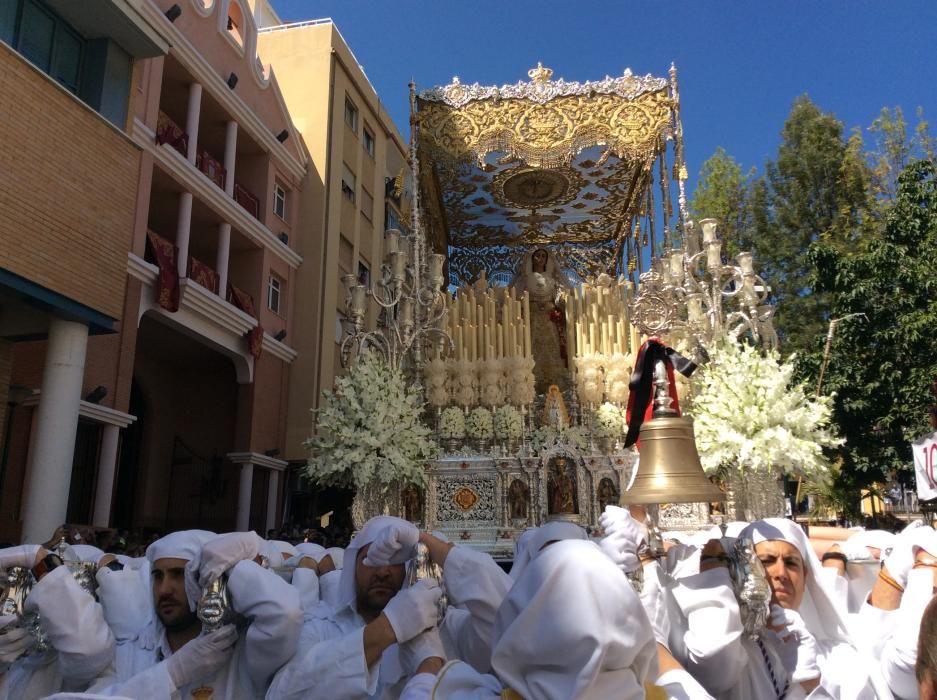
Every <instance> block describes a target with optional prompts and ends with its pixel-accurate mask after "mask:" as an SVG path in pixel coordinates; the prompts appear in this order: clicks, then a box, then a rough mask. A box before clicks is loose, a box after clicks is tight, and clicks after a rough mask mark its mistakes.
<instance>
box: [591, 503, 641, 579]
mask: <svg viewBox="0 0 937 700" xmlns="http://www.w3.org/2000/svg"><path fill="white" fill-rule="evenodd" d="M599 525H600V526H601V527H602V529H603V530H604V531H605V537H603V538H602V540H601V542H599V546H600V547H601V548H602V551H603V552H605V553H606V554H607V555H608V556H609V558H611V560H612V561H613V562H615V564H616V565H617V566H618V568H620V569H621V570H622V571H624V572H625V573H626V574H627V573H631V572H632V571H636V570H637V569H638V567H640V566H641V562H640V561H639V559H638V550H639V549H640V547H641V546H642V545H643V544H644V532H643V530H642V529H641V526H640V525H639V524H638V521H637V520H635V519H634V518H632V517H631V513H630V512H629V511H628V509H627V508H619V507H618V506H605V512H604V513H602V515H600V516H599Z"/></svg>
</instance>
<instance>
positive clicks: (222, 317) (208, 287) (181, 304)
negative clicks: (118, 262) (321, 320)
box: [127, 233, 297, 384]
mask: <svg viewBox="0 0 937 700" xmlns="http://www.w3.org/2000/svg"><path fill="white" fill-rule="evenodd" d="M151 235H153V234H152V233H151ZM153 237H154V239H155V240H157V241H158V240H159V237H158V236H153ZM159 242H160V243H162V245H161V253H160V254H159V255H157V256H155V258H156V260H157V261H156V262H149V261H148V260H145V259H143V258H141V257H139V256H137V255H134V254H133V253H129V254H128V259H127V273H128V274H129V275H130V276H131V277H133V278H135V279H137V280H139V281H140V282H141V283H142V290H141V294H140V306H139V312H138V315H137V324H138V325H139V322H140V320H141V319H142V318H143V316H144V314H146V313H150V314H151V315H152V316H154V317H155V318H156V319H157V320H159V321H160V322H162V323H165V324H166V325H168V326H170V327H172V328H174V329H175V330H177V331H179V332H181V333H184V334H185V335H188V336H189V337H191V338H193V339H195V340H197V341H198V342H200V343H202V344H204V345H206V346H207V347H210V348H212V349H213V350H215V351H217V352H220V353H221V354H223V355H225V356H227V357H229V358H230V359H231V360H232V362H233V363H234V366H235V370H236V372H237V379H238V382H239V383H242V384H248V383H251V382H252V381H253V377H254V366H255V363H256V360H257V358H258V357H259V356H260V354H261V353H262V352H266V353H270V355H272V356H274V357H276V358H278V359H280V360H282V361H283V362H286V363H290V362H292V361H293V360H294V359H296V356H297V352H296V351H295V350H294V349H293V348H291V347H289V346H288V345H286V344H285V343H283V342H281V341H278V340H276V339H275V338H274V337H273V336H271V335H270V334H269V333H266V332H265V331H264V330H263V328H261V327H260V323H259V321H258V320H257V317H256V313H255V310H254V306H253V299H252V298H251V296H250V295H249V294H247V293H246V292H244V291H243V290H240V289H238V288H237V287H236V286H232V285H228V289H227V290H225V295H224V296H221V295H219V293H218V274H217V272H216V271H215V270H213V269H212V268H211V267H210V266H208V265H206V264H205V263H203V262H201V261H199V260H198V259H196V258H194V257H192V256H190V257H189V259H188V264H187V269H188V276H187V277H184V278H182V279H178V276H177V275H176V274H175V263H176V261H175V259H174V257H173V252H174V250H175V246H173V245H172V242H171V241H165V239H163V240H162V241H159ZM173 309H175V310H173Z"/></svg>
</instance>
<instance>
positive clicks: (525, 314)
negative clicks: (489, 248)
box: [446, 277, 532, 362]
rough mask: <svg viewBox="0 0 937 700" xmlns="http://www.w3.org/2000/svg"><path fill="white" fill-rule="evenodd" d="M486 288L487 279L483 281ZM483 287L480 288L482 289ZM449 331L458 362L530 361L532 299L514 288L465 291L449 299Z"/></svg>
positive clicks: (465, 288)
mask: <svg viewBox="0 0 937 700" xmlns="http://www.w3.org/2000/svg"><path fill="white" fill-rule="evenodd" d="M481 283H482V284H484V283H485V280H484V277H483V278H482V280H481ZM479 286H480V285H479ZM447 304H448V314H447V327H446V330H447V332H448V333H449V337H450V338H451V339H452V342H453V345H454V347H455V359H456V360H467V361H469V362H474V361H476V360H497V359H501V358H505V357H531V356H532V355H531V345H530V343H531V340H530V296H529V295H528V293H527V292H526V291H525V292H524V293H523V294H520V295H519V294H517V293H516V291H515V290H514V288H513V287H507V288H505V287H486V288H484V290H483V291H478V290H476V288H475V287H462V288H460V289H459V290H458V291H457V292H456V293H455V295H454V296H449V297H448V301H447Z"/></svg>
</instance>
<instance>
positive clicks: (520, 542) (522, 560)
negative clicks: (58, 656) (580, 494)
mask: <svg viewBox="0 0 937 700" xmlns="http://www.w3.org/2000/svg"><path fill="white" fill-rule="evenodd" d="M588 539H589V535H588V534H586V531H585V530H583V529H582V528H581V527H579V526H578V525H576V524H575V523H568V522H564V521H562V520H555V521H553V522H549V523H546V524H545V525H541V526H540V527H537V528H531V529H529V530H524V532H522V533H521V535H520V537H518V538H517V541H516V542H515V543H514V564H513V565H512V566H511V571H510V573H509V574H508V575H509V576H510V577H511V578H512V579H514V580H515V581H516V580H517V579H518V578H520V576H521V574H522V573H524V569H526V568H527V567H528V566H529V565H530V562H532V561H533V560H534V559H536V558H537V557H538V556H539V554H540V551H541V550H542V549H543V547H544V546H545V545H546V544H547V543H549V542H557V541H559V540H588Z"/></svg>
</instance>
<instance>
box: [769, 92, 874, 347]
mask: <svg viewBox="0 0 937 700" xmlns="http://www.w3.org/2000/svg"><path fill="white" fill-rule="evenodd" d="M781 136H782V143H781V145H780V147H779V149H778V156H777V159H776V160H774V161H771V162H769V163H768V164H767V166H766V175H765V178H764V180H763V181H762V182H761V183H756V184H755V185H754V188H753V192H752V195H751V202H752V204H751V206H752V209H753V213H752V220H753V222H754V225H755V238H754V251H753V252H754V253H755V258H756V260H757V262H758V265H759V269H760V272H761V275H762V277H764V278H765V279H766V280H768V283H769V284H770V285H771V286H772V289H773V297H774V303H775V304H776V306H777V315H776V324H775V325H776V327H777V329H778V334H779V336H780V337H781V342H782V343H783V348H784V351H785V352H792V351H793V352H797V353H798V354H802V353H803V352H804V351H808V352H809V351H813V352H816V351H818V350H819V348H820V347H821V346H822V342H823V338H824V336H825V333H826V324H827V319H828V318H829V305H830V299H829V295H828V294H827V293H825V292H819V291H817V290H814V289H813V288H812V286H811V279H812V276H813V270H812V267H811V264H810V262H809V260H808V259H807V252H808V249H809V248H810V246H811V245H812V244H813V243H815V242H823V243H824V245H826V246H828V247H830V248H831V249H833V250H848V249H854V248H856V247H857V246H861V245H864V244H865V243H866V242H867V240H868V239H869V237H870V233H871V232H872V231H873V230H874V226H875V217H874V207H873V205H872V199H871V197H870V194H869V177H870V176H869V171H868V167H867V165H866V163H865V160H864V153H863V148H862V140H861V136H860V135H859V134H858V133H853V134H852V135H851V136H850V138H849V139H848V140H847V139H845V138H844V134H843V124H842V122H840V121H839V120H838V119H836V117H835V116H834V115H832V114H829V113H825V112H822V111H821V110H820V109H819V108H818V107H817V106H816V105H814V104H813V103H812V102H811V101H810V100H809V98H807V97H806V96H804V97H800V98H798V99H797V100H796V101H795V102H794V107H793V109H792V110H791V113H790V115H789V116H788V118H787V121H786V122H785V124H784V128H783V129H782V132H781Z"/></svg>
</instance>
